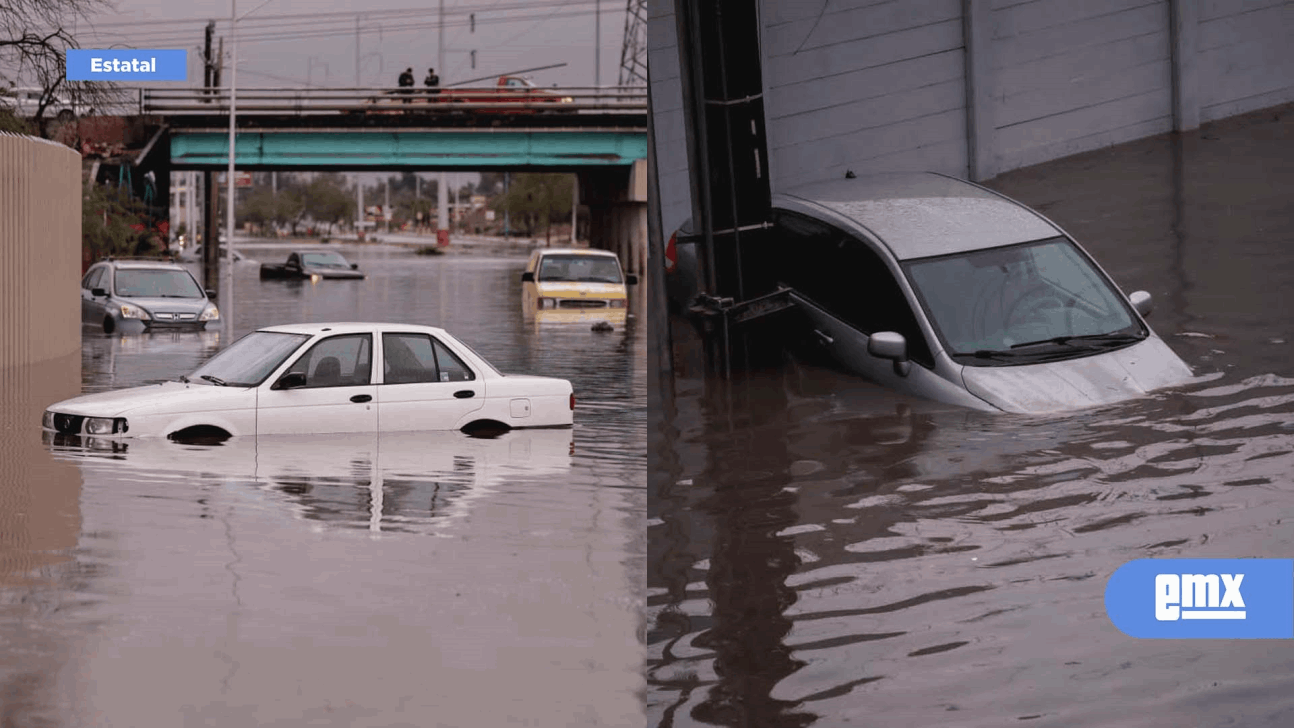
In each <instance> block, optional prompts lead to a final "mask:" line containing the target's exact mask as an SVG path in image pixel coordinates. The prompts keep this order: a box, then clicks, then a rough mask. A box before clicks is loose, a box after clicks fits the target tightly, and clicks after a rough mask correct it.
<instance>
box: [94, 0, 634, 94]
mask: <svg viewBox="0 0 1294 728" xmlns="http://www.w3.org/2000/svg"><path fill="white" fill-rule="evenodd" d="M236 2H237V7H238V14H239V16H240V18H241V19H240V21H239V24H238V28H239V30H238V34H239V38H240V41H239V52H238V53H239V63H238V86H239V87H240V88H242V87H252V86H261V87H275V86H286V87H300V86H305V85H306V84H307V82H309V83H311V85H314V86H353V85H355V76H356V63H355V60H356V59H355V49H356V33H355V24H356V19H357V18H358V20H359V28H360V33H359V51H360V54H359V56H360V57H359V60H360V64H359V80H360V85H361V86H378V85H381V86H394V85H396V79H397V77H398V76H399V74H400V72H401V71H403V70H404V69H405V68H406V67H410V66H412V67H413V70H414V75H415V77H416V80H417V83H418V85H420V86H421V85H422V79H423V76H425V75H426V72H427V68H428V67H430V66H436V65H437V63H436V58H437V48H438V47H437V39H438V36H439V33H438V30H437V27H436V24H437V18H438V16H439V7H440V3H439V2H438V0H422V2H417V1H416V0H368V1H363V0H269V1H268V2H263V0H236ZM114 4H115V7H116V12H113V13H107V14H99V15H96V16H95V17H94V19H93V28H86V27H85V23H84V21H82V22H81V23H79V24H78V26H77V28H76V36H77V39H78V42H79V43H80V45H81V47H83V48H108V47H112V46H113V45H118V44H119V45H123V46H127V47H136V48H183V49H185V50H187V51H189V79H190V83H192V84H197V85H200V84H201V83H202V65H201V61H200V54H201V48H202V44H203V37H204V28H205V26H206V23H207V21H208V20H215V21H216V37H217V42H218V39H219V38H220V37H221V36H224V37H225V51H226V54H227V55H228V53H229V51H230V49H231V45H232V44H231V39H230V37H229V31H230V23H229V14H230V3H229V2H205V1H198V2H192V3H176V2H172V1H170V0H116V2H115V3H114ZM625 5H626V1H625V0H548V1H546V2H545V1H542V0H539V1H537V0H445V2H444V12H445V24H446V28H445V33H444V35H445V64H444V68H438V69H437V70H438V72H439V74H440V77H441V83H442V84H450V83H454V82H456V81H465V80H467V79H471V78H476V77H480V76H490V75H497V74H500V73H506V72H509V71H516V70H520V69H525V68H534V67H538V66H548V65H553V64H558V63H565V64H567V65H566V66H564V67H562V68H554V69H551V70H545V71H535V72H533V73H531V74H527V75H530V76H532V78H533V80H534V82H535V83H536V84H538V85H540V86H551V85H553V84H558V85H561V86H592V85H593V83H594V70H595V68H594V66H595V63H594V59H595V55H594V47H595V43H594V37H595V28H596V23H595V17H596V13H595V11H596V9H597V8H598V7H600V8H601V31H602V37H601V52H600V54H599V56H600V59H601V81H602V84H603V85H614V84H615V83H616V82H617V80H618V77H619V70H620V49H621V44H622V42H623V37H624V23H625ZM471 13H475V15H476V27H475V32H473V31H472V28H471V27H470V22H471V20H470V14H471ZM284 16H290V17H284ZM292 16H294V17H292ZM302 36H305V37H302ZM472 50H475V51H476V68H475V69H473V68H472V58H471V53H470V51H472ZM177 85H178V84H177Z"/></svg>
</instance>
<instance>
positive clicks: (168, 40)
mask: <svg viewBox="0 0 1294 728" xmlns="http://www.w3.org/2000/svg"><path fill="white" fill-rule="evenodd" d="M593 14H594V11H592V10H585V11H573V12H568V13H560V14H558V13H552V14H549V15H547V16H536V15H529V16H513V17H509V18H498V19H494V20H482V19H478V20H477V23H478V24H486V23H491V24H503V23H520V22H527V21H531V20H537V21H538V22H540V23H542V22H543V21H545V20H550V19H558V18H577V17H586V16H590V15H593ZM351 17H352V19H353V18H354V15H352V16H351ZM468 22H469V21H454V22H447V23H445V27H459V26H462V25H466V24H467V23H468ZM439 27H440V23H438V22H435V21H430V22H426V23H412V24H410V23H404V24H401V25H399V26H398V27H395V28H387V27H385V26H384V27H383V28H382V31H383V32H384V33H400V32H405V31H411V30H426V29H429V28H439ZM266 31H267V32H265V33H262V34H260V35H243V34H241V33H240V34H239V37H238V41H239V43H254V42H261V41H284V40H287V41H290V40H305V39H310V38H330V37H336V36H341V35H352V34H354V32H355V28H354V26H353V25H352V26H350V27H342V26H337V27H335V28H319V29H315V30H302V31H295V32H281V31H279V30H278V29H266ZM195 32H196V30H195ZM193 37H194V36H193V34H185V35H183V36H178V35H167V36H147V37H143V38H140V37H138V36H134V37H131V38H129V40H130V41H134V42H135V43H139V42H143V43H147V44H148V45H167V44H186V43H188V42H190V41H191V40H192V38H193ZM116 42H117V43H125V42H126V41H124V40H119V41H116ZM132 44H133V43H132Z"/></svg>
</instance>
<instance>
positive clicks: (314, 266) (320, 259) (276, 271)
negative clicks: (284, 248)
mask: <svg viewBox="0 0 1294 728" xmlns="http://www.w3.org/2000/svg"><path fill="white" fill-rule="evenodd" d="M363 277H364V274H363V273H361V272H360V271H359V265H358V264H357V263H350V262H348V261H347V260H346V259H345V258H344V257H342V254H341V253H336V252H333V251H331V250H322V251H320V250H294V251H292V252H291V253H289V254H288V259H287V262H285V263H281V264H279V263H263V264H261V278H297V279H300V278H310V279H312V280H318V279H321V278H363Z"/></svg>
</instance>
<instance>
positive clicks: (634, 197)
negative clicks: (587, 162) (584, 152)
mask: <svg viewBox="0 0 1294 728" xmlns="http://www.w3.org/2000/svg"><path fill="white" fill-rule="evenodd" d="M579 187H580V201H581V202H582V203H584V204H586V205H588V208H589V247H592V248H600V249H602V250H610V251H612V252H614V253H615V254H616V255H618V256H620V265H621V267H623V268H624V270H625V272H626V273H633V274H636V275H638V276H639V277H640V278H641V277H642V275H643V274H644V273H645V272H646V271H647V164H646V160H637V161H635V162H634V164H633V166H632V167H615V168H606V169H591V170H585V171H583V172H580V173H579Z"/></svg>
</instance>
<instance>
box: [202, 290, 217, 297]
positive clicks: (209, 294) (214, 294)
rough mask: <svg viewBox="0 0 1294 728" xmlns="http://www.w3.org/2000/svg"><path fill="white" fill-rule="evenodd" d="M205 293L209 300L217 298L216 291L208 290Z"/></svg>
mask: <svg viewBox="0 0 1294 728" xmlns="http://www.w3.org/2000/svg"><path fill="white" fill-rule="evenodd" d="M204 293H206V294H207V298H215V297H216V291H215V290H214V289H211V288H208V289H207V290H206V291H204Z"/></svg>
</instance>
